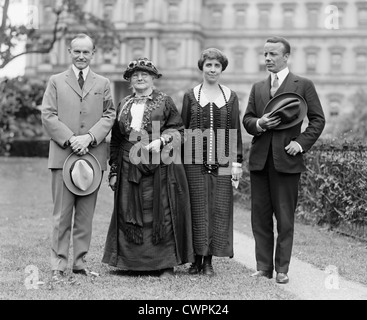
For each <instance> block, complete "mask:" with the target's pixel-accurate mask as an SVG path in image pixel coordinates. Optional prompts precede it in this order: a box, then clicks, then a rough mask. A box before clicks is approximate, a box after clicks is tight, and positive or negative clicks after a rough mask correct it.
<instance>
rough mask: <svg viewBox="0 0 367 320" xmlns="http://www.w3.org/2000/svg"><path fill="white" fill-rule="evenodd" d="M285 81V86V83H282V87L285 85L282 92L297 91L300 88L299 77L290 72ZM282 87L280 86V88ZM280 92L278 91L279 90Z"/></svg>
mask: <svg viewBox="0 0 367 320" xmlns="http://www.w3.org/2000/svg"><path fill="white" fill-rule="evenodd" d="M284 82H285V86H284V87H283V84H284V83H282V85H281V87H283V90H282V91H280V92H297V89H298V77H297V76H296V75H295V74H293V73H291V72H289V74H288V76H287V78H286V79H285V80H284ZM279 89H280V88H279ZM277 93H278V91H277Z"/></svg>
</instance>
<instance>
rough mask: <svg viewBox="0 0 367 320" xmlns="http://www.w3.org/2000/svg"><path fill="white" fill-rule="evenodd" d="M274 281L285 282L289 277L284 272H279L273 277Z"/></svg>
mask: <svg viewBox="0 0 367 320" xmlns="http://www.w3.org/2000/svg"><path fill="white" fill-rule="evenodd" d="M275 281H276V283H281V284H285V283H288V282H289V277H288V275H287V274H286V273H283V272H279V273H277V276H276V278H275Z"/></svg>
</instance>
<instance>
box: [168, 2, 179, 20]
mask: <svg viewBox="0 0 367 320" xmlns="http://www.w3.org/2000/svg"><path fill="white" fill-rule="evenodd" d="M179 12H180V7H179V3H178V2H177V1H169V2H168V19H167V20H168V22H169V23H175V22H177V21H178V20H179Z"/></svg>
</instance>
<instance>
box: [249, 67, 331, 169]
mask: <svg viewBox="0 0 367 320" xmlns="http://www.w3.org/2000/svg"><path fill="white" fill-rule="evenodd" d="M270 86H271V78H270V76H269V77H268V78H267V79H265V80H263V81H260V82H257V83H255V84H254V85H253V87H252V89H251V93H250V97H249V101H248V105H247V109H246V112H245V115H244V117H243V125H244V127H245V129H246V131H247V132H248V133H249V134H251V135H253V136H254V137H253V139H252V145H251V149H250V157H249V170H250V171H258V170H262V169H263V168H264V166H265V163H266V160H267V157H268V152H269V150H270V146H271V150H272V152H273V159H274V166H275V169H276V170H277V171H278V172H284V173H300V172H302V171H305V170H306V167H305V165H304V161H303V154H301V153H298V154H297V155H296V156H290V155H288V154H287V152H286V151H285V149H284V148H285V147H286V146H287V145H288V144H289V143H290V142H291V140H295V141H296V142H298V143H299V144H300V145H301V146H302V148H303V152H307V151H308V150H309V149H310V148H311V147H312V145H313V144H314V143H315V142H316V140H317V139H318V138H319V136H320V135H321V133H322V131H323V129H324V127H325V117H324V112H323V110H322V106H321V103H320V100H319V97H318V95H317V92H316V89H315V86H314V84H313V83H312V81H311V80H309V79H306V78H302V77H299V76H296V75H295V74H293V73H291V72H290V73H289V74H288V76H287V77H286V79H285V80H284V82H283V83H282V85H281V86H280V88H279V89H278V91H277V92H276V95H278V94H280V93H282V92H295V93H298V94H299V95H301V96H302V97H303V98H304V99H305V101H306V103H307V107H308V110H307V118H308V126H307V128H306V129H305V131H304V132H302V133H301V128H302V122H301V123H299V124H298V125H296V126H294V127H291V128H288V129H284V130H267V131H265V132H263V133H259V132H258V130H257V128H256V122H257V120H258V119H259V118H261V117H262V116H263V114H264V109H265V106H266V104H267V103H268V102H269V100H270Z"/></svg>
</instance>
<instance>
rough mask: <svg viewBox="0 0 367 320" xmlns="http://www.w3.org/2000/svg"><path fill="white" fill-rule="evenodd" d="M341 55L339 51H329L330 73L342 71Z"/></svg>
mask: <svg viewBox="0 0 367 320" xmlns="http://www.w3.org/2000/svg"><path fill="white" fill-rule="evenodd" d="M342 63H343V56H342V54H341V52H332V53H331V66H330V67H331V73H340V72H341V71H342Z"/></svg>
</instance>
